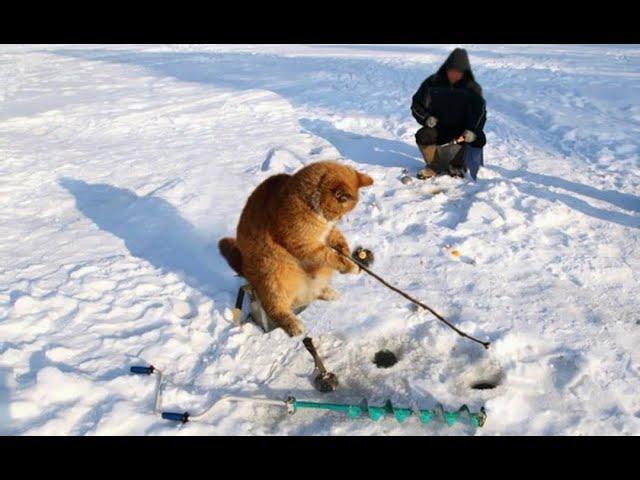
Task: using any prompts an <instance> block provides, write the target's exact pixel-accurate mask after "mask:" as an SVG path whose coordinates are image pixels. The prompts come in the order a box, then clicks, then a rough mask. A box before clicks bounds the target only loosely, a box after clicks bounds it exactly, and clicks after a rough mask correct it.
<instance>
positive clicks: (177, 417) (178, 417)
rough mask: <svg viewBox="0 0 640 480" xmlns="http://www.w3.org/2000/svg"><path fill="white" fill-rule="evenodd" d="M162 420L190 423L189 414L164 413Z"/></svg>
mask: <svg viewBox="0 0 640 480" xmlns="http://www.w3.org/2000/svg"><path fill="white" fill-rule="evenodd" d="M162 418H164V419H165V420H172V421H174V422H182V423H187V422H188V421H189V412H184V413H179V412H162Z"/></svg>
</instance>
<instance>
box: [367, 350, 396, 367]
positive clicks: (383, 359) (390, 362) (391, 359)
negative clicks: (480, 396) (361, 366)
mask: <svg viewBox="0 0 640 480" xmlns="http://www.w3.org/2000/svg"><path fill="white" fill-rule="evenodd" d="M373 363H375V364H376V367H378V368H389V367H393V366H394V365H395V364H396V363H398V358H397V357H396V354H395V353H393V352H392V351H391V350H380V351H379V352H376V355H375V357H373Z"/></svg>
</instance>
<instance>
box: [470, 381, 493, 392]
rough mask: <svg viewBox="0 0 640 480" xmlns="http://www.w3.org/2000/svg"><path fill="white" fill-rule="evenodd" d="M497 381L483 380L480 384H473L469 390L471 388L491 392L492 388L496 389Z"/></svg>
mask: <svg viewBox="0 0 640 480" xmlns="http://www.w3.org/2000/svg"><path fill="white" fill-rule="evenodd" d="M498 383H499V382H497V381H490V380H489V381H487V380H483V381H481V382H476V383H474V384H472V385H471V388H473V389H474V390H491V389H493V388H496V387H497V386H498Z"/></svg>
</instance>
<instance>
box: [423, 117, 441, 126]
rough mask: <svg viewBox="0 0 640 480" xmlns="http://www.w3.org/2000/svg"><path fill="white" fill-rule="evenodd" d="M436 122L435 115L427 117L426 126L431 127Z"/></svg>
mask: <svg viewBox="0 0 640 480" xmlns="http://www.w3.org/2000/svg"><path fill="white" fill-rule="evenodd" d="M437 124H438V119H437V118H436V117H429V118H427V123H426V125H427V127H429V128H433V127H435V126H436V125H437Z"/></svg>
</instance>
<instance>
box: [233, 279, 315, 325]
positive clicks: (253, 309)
mask: <svg viewBox="0 0 640 480" xmlns="http://www.w3.org/2000/svg"><path fill="white" fill-rule="evenodd" d="M245 294H247V295H248V297H249V313H248V314H247V316H246V317H245V319H244V321H243V320H242V306H243V304H244V296H245ZM308 306H309V305H308V304H306V305H301V306H300V307H297V308H295V309H294V310H293V313H294V315H298V314H300V313H302V312H303V311H304V310H306V308H307V307H308ZM234 320H235V321H236V323H238V324H242V323H244V322H246V321H251V322H253V323H255V324H256V325H258V326H259V327H260V328H261V329H262V330H263V331H264V332H265V333H269V332H270V331H272V330H275V329H276V328H278V325H277V324H276V323H275V322H274V321H273V320H271V318H270V317H269V315H267V312H265V311H264V308H262V305H261V304H260V299H259V298H258V296H257V295H256V293H255V291H254V290H253V288H252V287H251V285H249V284H246V285H243V286H242V287H240V289H239V290H238V296H237V297H236V306H235V308H234Z"/></svg>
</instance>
